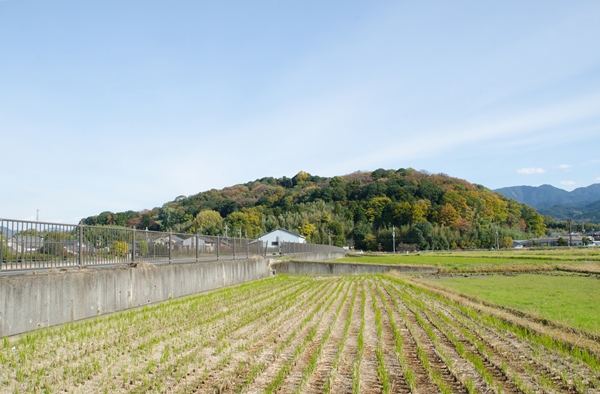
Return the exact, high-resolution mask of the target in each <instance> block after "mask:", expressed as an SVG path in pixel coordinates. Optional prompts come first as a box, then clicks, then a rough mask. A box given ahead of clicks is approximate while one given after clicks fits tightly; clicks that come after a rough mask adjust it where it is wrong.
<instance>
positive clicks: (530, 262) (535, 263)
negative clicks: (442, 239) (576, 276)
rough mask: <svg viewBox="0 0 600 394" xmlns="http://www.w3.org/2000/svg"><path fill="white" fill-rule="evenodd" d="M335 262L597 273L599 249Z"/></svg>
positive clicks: (366, 256)
mask: <svg viewBox="0 0 600 394" xmlns="http://www.w3.org/2000/svg"><path fill="white" fill-rule="evenodd" d="M335 261H337V262H355V263H361V264H410V265H422V264H425V265H432V266H436V267H437V268H438V269H439V270H440V272H448V273H452V272H494V271H510V270H513V271H528V270H554V269H557V268H563V269H569V270H574V271H586V272H599V273H600V249H598V248H554V249H534V250H522V249H521V250H500V251H474V252H471V251H470V252H428V253H412V254H408V255H404V254H402V255H401V254H398V255H392V254H355V255H350V256H348V257H344V258H342V259H337V260H335Z"/></svg>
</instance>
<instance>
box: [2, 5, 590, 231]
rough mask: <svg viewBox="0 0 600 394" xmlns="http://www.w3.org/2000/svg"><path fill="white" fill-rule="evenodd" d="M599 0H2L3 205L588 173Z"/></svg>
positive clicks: (58, 213) (576, 180)
mask: <svg viewBox="0 0 600 394" xmlns="http://www.w3.org/2000/svg"><path fill="white" fill-rule="evenodd" d="M599 20H600V2H598V1H595V0H594V1H569V2H566V1H549V0H546V1H525V2H524V1H503V2H482V1H428V2H416V1H343V2H342V1H330V2H323V1H213V2H209V1H199V0H172V1H166V0H162V1H158V0H143V1H140V0H127V1H120V0H86V1H76V0H71V1H65V0H53V1H48V0H0V157H1V162H2V172H1V174H2V175H1V179H2V186H1V187H0V217H4V218H13V219H33V218H35V215H36V210H37V209H39V210H40V214H39V215H40V220H43V221H57V222H67V223H73V222H77V221H78V220H79V219H80V218H82V217H86V216H90V215H94V214H98V213H100V212H101V211H106V210H108V211H113V212H117V211H124V210H129V209H132V210H141V209H144V208H153V207H155V206H160V205H162V204H163V203H165V202H167V201H170V200H173V199H174V198H175V197H176V196H178V195H182V194H183V195H191V194H195V193H198V192H201V191H205V190H208V189H212V188H217V189H218V188H222V187H226V186H231V185H233V184H237V183H243V182H247V181H252V180H255V179H257V178H262V177H265V176H273V177H281V176H284V175H285V176H289V177H291V176H293V175H295V174H296V173H297V172H298V171H300V170H303V171H307V172H309V173H311V174H315V175H321V176H333V175H343V174H348V173H351V172H354V171H358V170H362V171H372V170H375V169H377V168H386V169H390V168H394V169H396V168H406V167H412V168H415V169H418V170H426V171H429V172H431V173H440V172H443V173H446V174H448V175H451V176H454V177H458V178H463V179H466V180H468V181H470V182H473V183H479V184H482V185H484V186H486V187H489V188H491V189H496V188H500V187H505V186H515V185H541V184H551V185H553V186H556V187H560V188H563V189H566V190H572V189H574V188H576V187H582V186H588V185H590V184H593V183H598V182H600V154H599V153H598V152H599V150H598V147H600V50H598V45H599V44H598V43H599V42H600V23H598V21H599Z"/></svg>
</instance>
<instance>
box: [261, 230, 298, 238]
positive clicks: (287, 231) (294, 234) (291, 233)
mask: <svg viewBox="0 0 600 394" xmlns="http://www.w3.org/2000/svg"><path fill="white" fill-rule="evenodd" d="M276 231H283V232H286V233H288V234H290V235H293V236H295V237H299V238H303V239H306V237H305V236H304V235H300V234H296V233H294V232H292V231H290V230H286V229H284V228H278V229H277V230H273V231H269V232H268V233H266V234H263V235H261V236H260V238H262V237H264V236H265V235H269V234H272V233H274V232H276Z"/></svg>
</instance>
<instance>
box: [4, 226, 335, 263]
mask: <svg viewBox="0 0 600 394" xmlns="http://www.w3.org/2000/svg"><path fill="white" fill-rule="evenodd" d="M330 251H337V252H340V251H341V252H343V249H342V248H339V247H335V246H328V245H316V244H307V243H293V242H282V243H281V245H278V246H277V247H272V246H269V245H267V243H266V242H263V241H261V240H258V239H250V238H235V237H220V236H208V235H201V234H181V233H173V232H160V231H148V230H136V229H129V228H122V227H102V226H82V225H73V224H61V223H46V222H30V221H23V220H12V219H2V218H0V272H2V271H5V272H7V271H16V270H33V269H50V268H67V267H88V266H99V265H111V264H113V265H114V264H130V263H136V262H153V263H169V264H172V263H177V262H193V261H196V262H198V261H210V260H220V259H223V260H225V259H236V258H248V257H251V256H254V255H260V256H266V255H270V254H294V253H306V252H330Z"/></svg>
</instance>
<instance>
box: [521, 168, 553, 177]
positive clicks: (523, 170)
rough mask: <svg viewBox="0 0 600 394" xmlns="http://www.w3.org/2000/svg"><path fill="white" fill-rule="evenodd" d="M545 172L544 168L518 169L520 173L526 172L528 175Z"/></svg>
mask: <svg viewBox="0 0 600 394" xmlns="http://www.w3.org/2000/svg"><path fill="white" fill-rule="evenodd" d="M544 172H546V170H544V169H543V168H533V167H530V168H521V169H519V170H517V173H518V174H526V175H532V174H543V173H544Z"/></svg>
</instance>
